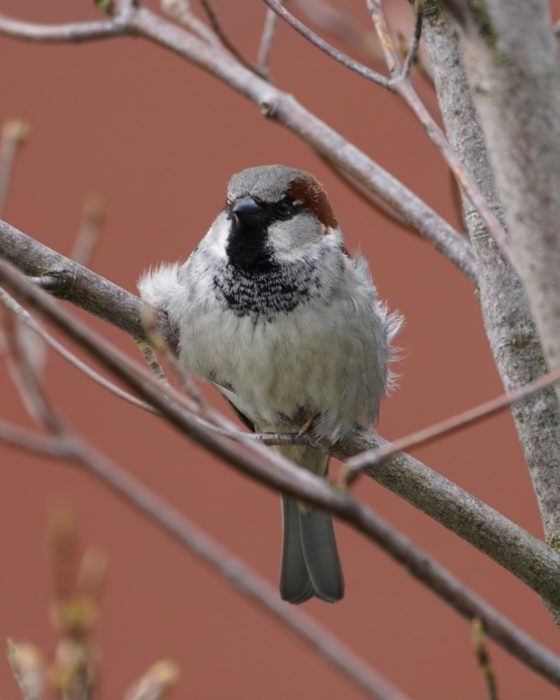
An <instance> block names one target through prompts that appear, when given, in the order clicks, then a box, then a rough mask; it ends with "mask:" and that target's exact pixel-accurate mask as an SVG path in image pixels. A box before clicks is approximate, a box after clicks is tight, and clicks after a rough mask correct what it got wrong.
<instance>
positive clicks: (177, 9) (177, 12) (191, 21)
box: [161, 0, 220, 46]
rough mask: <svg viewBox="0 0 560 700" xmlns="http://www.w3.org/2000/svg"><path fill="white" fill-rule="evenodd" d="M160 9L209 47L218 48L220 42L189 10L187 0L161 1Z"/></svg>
mask: <svg viewBox="0 0 560 700" xmlns="http://www.w3.org/2000/svg"><path fill="white" fill-rule="evenodd" d="M161 7H162V9H163V11H164V12H167V13H168V14H169V15H170V16H171V17H174V18H175V19H176V20H177V21H179V22H181V24H182V25H184V26H185V27H186V28H187V29H189V30H190V31H191V32H194V34H196V35H197V36H199V37H200V38H201V39H203V40H204V41H205V42H206V43H208V44H210V46H218V45H219V43H220V41H219V39H218V37H217V36H216V35H215V34H214V32H213V31H212V30H211V29H209V28H208V27H207V26H206V24H204V22H201V21H200V20H199V19H198V17H197V16H196V15H195V14H194V12H193V11H192V9H191V6H190V2H187V0H161Z"/></svg>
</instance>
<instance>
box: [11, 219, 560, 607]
mask: <svg viewBox="0 0 560 700" xmlns="http://www.w3.org/2000/svg"><path fill="white" fill-rule="evenodd" d="M0 257H5V258H6V259H8V260H10V261H12V262H13V263H14V264H15V265H18V266H19V267H20V268H21V269H22V270H23V271H24V272H28V271H29V272H30V274H37V273H38V272H40V273H41V274H49V271H50V268H51V267H52V268H53V269H55V270H59V271H60V270H68V274H69V275H70V277H69V279H66V278H65V276H64V274H63V273H61V274H60V276H59V277H58V279H59V280H60V286H61V289H66V290H67V292H66V294H65V298H66V299H67V300H68V301H71V302H73V303H74V304H76V305H78V306H81V307H82V308H85V309H86V310H90V311H92V312H93V313H97V315H99V316H101V317H102V318H104V319H105V320H108V321H109V322H110V323H113V324H114V325H116V326H118V327H119V328H121V329H122V330H124V331H125V332H127V333H129V334H130V335H132V336H133V337H139V336H141V335H142V333H143V332H144V331H143V328H142V326H141V321H140V311H139V309H140V300H139V299H138V298H137V297H135V296H134V295H132V294H130V293H128V292H125V291H124V290H123V289H121V288H120V287H117V286H116V285H114V284H112V283H110V282H109V281H107V280H105V279H103V278H102V277H100V276H98V275H96V274H95V273H93V272H91V271H90V270H87V269H86V268H82V267H81V266H80V265H77V264H76V263H74V262H72V261H69V260H68V259H67V258H64V257H63V256H61V255H59V254H58V253H56V252H55V251H53V250H51V249H50V248H47V247H46V246H44V245H42V244H41V243H38V242H36V241H34V240H33V239H32V238H30V237H28V236H26V235H25V234H22V233H20V232H19V231H17V229H15V228H13V227H12V226H10V225H9V224H7V223H5V222H0ZM68 265H70V266H71V267H68ZM91 299H96V300H97V302H96V304H95V305H94V306H93V307H92V306H91V303H90V300H91ZM119 305H122V308H119ZM253 442H254V441H253ZM384 444H387V443H385V442H384V441H383V440H382V439H381V438H379V437H378V436H377V435H376V434H375V433H374V432H367V431H366V432H357V433H356V434H355V435H353V436H352V437H351V439H350V440H348V441H347V442H345V443H344V444H342V445H335V446H332V445H331V446H329V445H320V448H321V449H324V450H325V451H328V452H330V453H331V454H332V455H333V456H335V457H339V458H341V459H348V458H349V457H352V456H354V455H356V454H359V453H360V452H363V451H365V450H367V449H371V448H374V447H379V446H382V445H384ZM267 458H270V457H267ZM369 475H370V476H372V477H373V478H374V479H375V480H376V481H378V482H379V483H381V484H383V485H384V486H385V487H387V488H389V489H390V490H392V491H393V492H394V493H396V494H398V495H399V496H401V497H403V498H404V499H405V500H407V501H408V502H409V503H411V504H412V505H414V506H415V507H417V508H420V510H422V511H424V512H425V513H427V514H428V515H430V516H431V517H432V518H434V519H435V520H437V521H438V522H440V523H441V524H442V525H444V526H445V527H447V528H449V529H451V530H452V531H453V532H455V533H456V534H458V535H459V536H460V537H462V538H463V539H465V540H467V541H468V542H470V543H471V544H472V545H474V546H475V547H477V548H478V549H479V550H481V551H482V552H484V553H485V554H487V555H488V556H490V557H491V558H492V559H494V561H496V562H498V563H499V564H501V565H502V566H504V567H505V568H506V569H508V570H509V571H511V572H512V573H513V574H514V575H515V576H517V577H518V578H520V579H521V580H522V581H524V582H525V583H526V584H527V585H528V586H530V587H531V588H533V589H534V590H535V591H537V592H538V593H540V594H541V595H543V596H544V597H545V598H549V599H560V590H559V586H558V581H559V580H560V559H559V558H558V557H557V555H556V554H555V553H554V552H553V551H552V550H550V549H549V548H548V547H547V546H546V545H545V544H544V543H543V542H541V541H540V540H537V539H536V538H534V537H532V536H531V535H530V534H529V533H527V532H526V531H525V530H523V529H522V528H520V527H519V526H517V525H515V524H514V523H512V522H511V521H510V520H508V519H507V518H505V517H504V516H503V515H501V514H500V513H498V512H497V511H495V510H494V509H493V508H490V507H489V506H488V505H486V504H485V503H482V502H481V501H480V500H478V499H476V498H474V497H473V496H472V495H471V494H469V493H468V492H466V491H464V490H463V489H460V488H459V487H458V486H457V485H456V484H453V483H452V482H450V481H449V480H447V479H445V478H444V477H442V476H441V475H439V474H437V473H436V472H434V471H432V470H431V469H429V468H428V467H426V466H425V465H424V464H422V463H421V462H419V461H418V460H416V459H414V458H413V457H410V456H409V455H404V454H401V455H397V456H395V457H393V458H392V459H390V460H387V461H386V462H384V463H382V464H379V465H377V467H375V469H374V470H372V471H371V472H370V474H369ZM299 476H300V478H304V477H302V476H301V474H300V475H299Z"/></svg>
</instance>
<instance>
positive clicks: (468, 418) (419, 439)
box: [341, 369, 560, 486]
mask: <svg viewBox="0 0 560 700" xmlns="http://www.w3.org/2000/svg"><path fill="white" fill-rule="evenodd" d="M559 381H560V369H556V370H553V371H552V372H549V373H548V374H545V375H543V376H542V377H539V378H538V379H536V380H535V381H534V382H531V383H530V384H525V385H524V386H521V387H519V388H517V389H513V390H512V391H508V392H505V393H504V394H501V395H500V396H497V397H496V398H494V399H490V401H485V402H484V403H482V404H479V405H478V406H475V407H474V408H469V409H468V410H467V411H463V412H461V413H458V414H457V415H455V416H451V417H449V418H445V419H444V420H442V421H440V422H439V423H434V424H432V425H430V426H428V427H427V428H422V430H417V431H416V432H414V433H411V434H410V435H406V436H405V437H402V438H399V439H397V440H395V441H394V442H393V444H392V445H388V446H387V447H382V448H380V449H376V450H368V451H367V452H363V453H362V454H359V455H356V456H355V457H352V459H349V460H348V462H347V463H346V465H345V469H343V470H341V471H343V472H344V475H343V476H342V485H346V486H347V485H349V484H351V483H352V482H353V481H354V480H355V479H356V478H357V477H358V475H359V474H361V473H363V472H364V471H366V470H369V469H371V468H372V467H374V466H376V465H377V464H379V463H380V462H382V461H383V460H385V459H388V458H389V457H392V456H393V455H396V454H397V453H399V452H404V451H405V450H410V449H411V448H412V447H418V446H419V445H425V444H427V443H429V442H432V441H433V440H435V439H437V438H440V437H442V436H443V435H450V434H451V433H455V432H457V431H459V430H462V429H464V428H466V427H468V426H470V425H474V424H475V423H478V422H480V421H481V420H483V419H485V418H489V417H490V416H493V415H495V414H496V413H499V412H500V411H503V410H505V409H506V408H509V407H510V406H511V405H512V404H514V403H517V402H518V401H522V400H523V399H526V398H527V397H529V396H532V395H533V394H535V393H537V392H538V391H542V390H543V389H545V388H546V387H548V386H551V385H552V384H556V382H559Z"/></svg>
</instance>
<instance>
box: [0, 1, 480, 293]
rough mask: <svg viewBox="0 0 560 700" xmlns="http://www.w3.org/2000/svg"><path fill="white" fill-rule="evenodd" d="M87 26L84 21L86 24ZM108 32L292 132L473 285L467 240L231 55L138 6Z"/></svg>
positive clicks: (25, 34)
mask: <svg viewBox="0 0 560 700" xmlns="http://www.w3.org/2000/svg"><path fill="white" fill-rule="evenodd" d="M14 22H15V26H14ZM89 24H90V23H87V25H88V26H89ZM105 26H106V25H105ZM80 27H81V29H80ZM123 27H124V29H123ZM117 28H118V31H117ZM44 29H45V31H46V35H47V36H48V40H49V41H58V42H67V41H74V38H73V37H74V36H76V35H79V36H81V33H80V32H82V34H87V32H85V31H82V30H83V25H78V26H76V25H64V26H63V27H57V28H56V31H53V30H52V28H49V27H45V28H44ZM110 29H111V31H110V32H108V33H105V34H103V36H100V37H99V36H95V35H94V36H92V38H105V37H106V36H113V35H116V34H121V33H128V34H131V35H133V36H138V35H140V36H143V37H145V38H147V39H149V40H150V41H153V42H154V43H156V44H158V45H159V46H163V47H164V48H167V49H169V50H171V51H173V52H174V53H176V54H178V55H179V56H181V57H182V58H184V59H187V60H188V61H190V62H192V63H194V64H195V65H197V66H199V67H200V68H202V69H204V70H206V71H208V72H210V73H211V74H212V75H214V76H215V77H217V78H218V79H220V80H222V81H223V82H224V83H226V84H227V85H229V86H230V87H231V88H233V89H234V90H236V91H237V92H239V93H241V94H242V95H244V96H245V97H247V98H248V99H250V100H251V101H252V102H254V103H255V104H256V105H257V106H258V107H259V108H260V110H261V112H262V113H263V114H264V115H265V116H266V117H268V118H269V119H272V120H273V121H275V122H277V123H278V124H281V125H282V126H284V127H285V128H287V129H288V130H290V131H292V132H293V133H294V134H296V136H298V137H299V138H300V139H301V140H302V141H304V142H305V143H306V144H307V145H308V146H310V147H311V148H312V149H313V150H315V151H316V152H317V153H319V154H320V155H322V156H325V157H326V158H328V159H329V160H330V161H331V162H332V163H333V164H334V165H335V166H336V167H337V168H339V169H340V170H342V171H344V172H345V173H347V174H348V175H350V176H352V177H354V178H355V179H356V180H357V181H358V182H359V183H360V184H362V185H363V186H364V187H365V188H366V189H368V190H371V191H372V192H373V193H374V194H376V195H377V196H379V197H380V198H381V199H383V200H384V201H385V202H387V204H388V206H390V207H391V208H392V209H394V210H395V212H396V213H397V215H399V216H400V217H401V218H402V219H403V220H404V221H405V222H406V223H407V225H409V226H410V227H412V228H413V229H415V230H416V231H418V233H419V234H420V235H421V236H422V237H423V238H425V239H426V240H427V241H429V242H430V243H431V244H432V245H433V246H434V248H435V249H436V250H438V251H439V252H441V253H443V254H444V255H445V256H446V257H447V258H448V259H449V260H450V261H451V262H452V263H453V264H454V265H456V266H457V267H458V268H459V269H460V270H461V271H462V272H464V273H465V274H466V275H467V276H468V277H469V278H470V279H471V280H472V281H473V282H475V283H476V279H477V271H476V265H475V263H474V259H473V256H472V252H471V250H470V245H469V243H468V241H466V240H465V239H464V238H463V237H462V236H461V235H460V234H459V233H458V232H457V231H456V230H455V229H454V228H453V227H452V226H450V225H449V224H448V223H447V222H446V221H444V220H443V219H442V218H441V217H440V216H439V215H438V214H437V213H436V212H435V211H433V210H432V209H431V208H430V207H429V206H428V205H427V204H425V203H424V202H423V201H422V200H421V199H419V198H418V197H417V196H416V195H415V194H414V193H413V192H411V191H410V190H409V189H407V188H406V187H405V186H404V185H403V184H402V183H400V182H399V181H398V180H396V179H395V178H394V177H393V176H392V175H390V174H389V173H388V172H387V171H385V170H384V169H383V168H382V167H381V166H379V165H378V164H377V163H376V162H374V161H373V160H372V159H371V158H369V157H368V156H367V155H366V154H365V153H363V152H362V151H361V150H360V149H358V148H357V147H356V146H354V145H353V144H351V143H350V142H349V141H347V140H346V139H345V138H343V137H342V136H341V135H340V134H338V133H337V132H336V131H334V129H331V128H330V127H329V126H328V125H327V124H325V122H323V121H322V120H320V119H319V118H318V117H316V116H315V115H314V114H312V113H311V112H309V111H308V110H307V109H305V108H304V107H303V106H302V105H301V104H300V103H299V102H298V101H297V100H296V99H295V98H294V97H293V96H292V95H290V94H288V93H285V92H283V91H281V90H278V89H277V88H275V87H274V86H272V85H271V84H270V83H268V82H267V81H266V80H264V79H262V78H260V77H259V76H257V75H255V74H254V73H251V71H249V70H247V69H246V68H244V67H243V66H242V65H240V64H238V63H236V62H235V61H233V60H232V57H231V55H230V54H229V53H227V52H226V51H224V50H223V49H221V48H220V47H216V46H208V45H207V44H206V43H205V42H203V41H202V40H200V39H199V38H197V37H196V36H193V35H192V34H189V33H188V32H186V31H184V30H183V29H181V28H180V27H177V26H176V25H174V24H172V23H171V22H167V21H166V20H164V19H162V18H161V17H159V16H158V15H156V14H154V13H153V12H151V11H150V10H148V9H146V8H136V9H133V10H131V11H130V12H129V13H128V14H127V16H126V17H117V18H115V19H114V20H112V21H111V22H110ZM76 32H77V34H76ZM2 33H4V34H9V35H10V36H17V37H19V38H21V39H31V40H34V41H40V40H41V25H35V24H28V23H26V22H17V21H15V20H11V19H10V18H8V17H6V16H5V15H2V14H0V34H2ZM80 40H82V39H80Z"/></svg>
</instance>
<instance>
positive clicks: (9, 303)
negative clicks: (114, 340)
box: [0, 289, 155, 413]
mask: <svg viewBox="0 0 560 700" xmlns="http://www.w3.org/2000/svg"><path fill="white" fill-rule="evenodd" d="M0 304H2V305H4V306H5V307H6V308H8V309H9V310H10V311H12V312H13V313H15V314H16V315H17V316H18V318H19V320H20V321H21V322H22V323H23V324H24V325H25V326H27V327H28V328H29V329H30V330H32V331H33V332H34V333H36V334H37V335H38V336H40V337H41V338H42V339H43V340H44V341H45V342H46V343H47V345H49V346H50V347H51V348H52V349H53V350H55V352H57V353H58V354H59V355H60V356H61V357H63V358H64V359H65V360H67V361H68V362H70V364H71V365H74V367H76V369H78V370H79V371H80V372H83V374H85V375H86V377H88V378H89V379H91V380H93V381H94V382H95V383H96V384H99V385H101V386H102V387H103V388H105V389H107V391H109V392H111V393H112V394H114V395H115V396H118V397H119V398H120V399H123V400H124V401H127V402H128V403H131V404H132V405H133V406H136V407H138V408H142V409H144V410H145V411H149V412H150V413H154V412H155V410H154V408H152V406H150V404H148V403H146V402H145V401H141V400H140V399H138V398H136V397H135V396H133V395H132V394H129V393H128V392H126V391H124V390H123V389H121V388H120V387H118V386H116V385H115V384H113V383H112V382H110V381H109V380H108V379H106V378H105V377H103V376H102V375H101V374H99V373H98V372H96V371H95V370H94V369H92V368H91V367H90V366H89V365H87V364H86V363H85V362H82V360H80V358H79V357H77V356H76V355H74V353H72V352H70V350H68V348H66V347H65V346H64V345H62V343H59V342H58V340H56V338H54V337H53V336H52V335H51V334H50V333H49V332H48V331H47V330H45V329H44V328H43V326H42V325H41V324H40V323H37V321H35V319H34V318H33V317H32V316H31V314H29V313H28V312H27V311H26V310H25V309H24V308H23V307H22V306H21V305H20V304H18V303H17V301H16V300H15V299H13V298H12V297H11V296H10V295H9V294H8V293H7V292H6V291H5V290H4V289H0Z"/></svg>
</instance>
